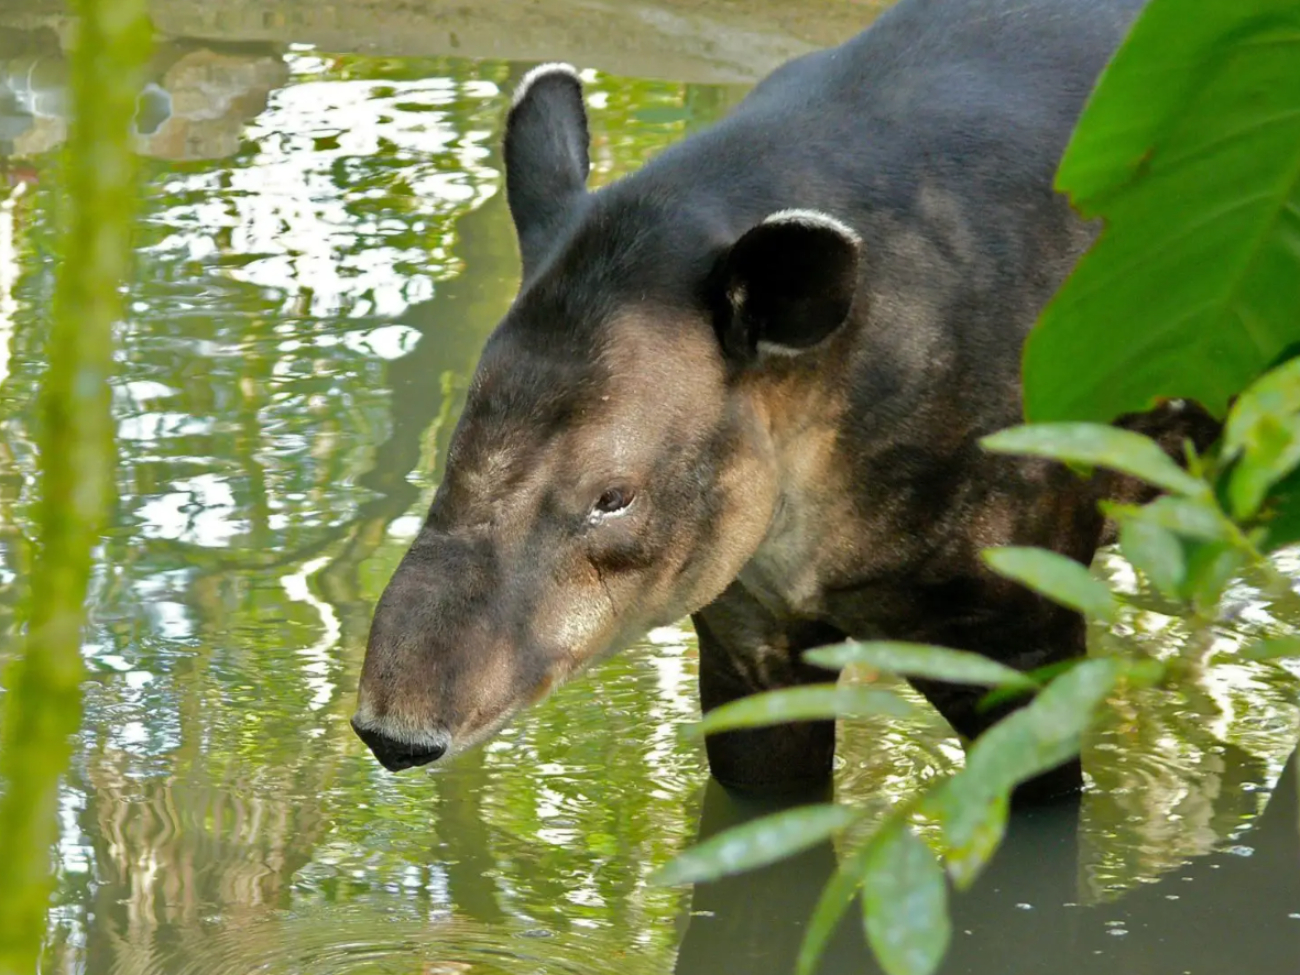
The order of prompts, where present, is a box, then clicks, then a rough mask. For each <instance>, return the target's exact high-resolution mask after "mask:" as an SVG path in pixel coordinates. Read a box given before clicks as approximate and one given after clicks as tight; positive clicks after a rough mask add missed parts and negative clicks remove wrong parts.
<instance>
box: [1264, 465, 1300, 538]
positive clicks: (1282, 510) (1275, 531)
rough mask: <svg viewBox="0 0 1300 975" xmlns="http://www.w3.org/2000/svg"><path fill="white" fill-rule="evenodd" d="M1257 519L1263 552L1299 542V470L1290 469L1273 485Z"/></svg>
mask: <svg viewBox="0 0 1300 975" xmlns="http://www.w3.org/2000/svg"><path fill="white" fill-rule="evenodd" d="M1259 520H1260V523H1261V524H1262V525H1263V528H1264V532H1265V536H1264V539H1263V542H1262V543H1261V547H1262V548H1263V550H1264V551H1265V552H1273V551H1276V550H1277V549H1279V548H1282V547H1283V546H1285V545H1293V544H1295V543H1296V542H1300V471H1292V472H1291V473H1290V474H1288V475H1287V476H1286V477H1284V478H1283V479H1282V480H1281V481H1280V482H1279V483H1278V484H1276V485H1275V486H1274V487H1273V490H1272V492H1271V493H1270V495H1269V499H1268V502H1267V503H1266V504H1265V505H1264V511H1263V513H1262V515H1261V517H1260V519H1259Z"/></svg>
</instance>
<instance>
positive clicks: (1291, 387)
mask: <svg viewBox="0 0 1300 975" xmlns="http://www.w3.org/2000/svg"><path fill="white" fill-rule="evenodd" d="M1297 413H1300V357H1298V358H1294V359H1291V360H1289V361H1287V362H1284V363H1282V365H1280V366H1278V367H1277V368H1276V369H1272V370H1270V371H1269V372H1267V373H1265V374H1264V375H1263V376H1261V377H1260V378H1259V379H1257V380H1255V381H1254V382H1253V383H1251V384H1250V386H1248V387H1247V388H1246V391H1245V392H1243V393H1242V394H1241V396H1239V397H1238V398H1237V401H1236V402H1235V403H1234V404H1233V405H1232V410H1231V412H1229V414H1228V419H1227V422H1226V423H1225V424H1224V427H1223V452H1224V454H1225V456H1228V457H1235V456H1236V455H1237V454H1239V453H1241V452H1242V451H1244V450H1247V449H1249V447H1250V445H1251V443H1252V441H1254V440H1255V439H1256V437H1258V436H1259V433H1258V428H1259V426H1260V425H1261V424H1266V423H1268V422H1269V421H1271V420H1275V419H1277V418H1278V417H1286V416H1294V415H1295V414H1297Z"/></svg>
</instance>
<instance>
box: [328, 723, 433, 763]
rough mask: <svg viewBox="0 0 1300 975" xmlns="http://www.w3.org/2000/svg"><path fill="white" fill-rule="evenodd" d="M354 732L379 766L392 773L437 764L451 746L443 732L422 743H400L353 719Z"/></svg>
mask: <svg viewBox="0 0 1300 975" xmlns="http://www.w3.org/2000/svg"><path fill="white" fill-rule="evenodd" d="M352 730H353V731H355V732H356V733H357V737H358V738H360V739H361V740H362V741H364V742H365V743H366V745H367V746H369V748H370V750H371V751H372V752H374V753H375V758H377V759H378V760H379V764H380V765H382V766H383V767H384V768H386V769H388V771H390V772H401V771H402V770H403V769H408V768H416V767H418V766H420V765H428V764H430V763H431V762H436V761H437V760H438V759H440V758H442V756H443V755H445V754H447V749H448V747H449V746H450V744H451V740H450V736H449V735H446V734H443V733H441V732H439V733H435V734H431V735H429V736H428V737H427V739H426V740H424V741H422V742H409V741H399V740H397V739H394V738H389V737H388V736H386V735H384V734H382V733H381V732H379V731H376V730H374V729H373V728H367V727H365V726H364V725H362V724H359V723H358V722H357V719H356V718H353V719H352Z"/></svg>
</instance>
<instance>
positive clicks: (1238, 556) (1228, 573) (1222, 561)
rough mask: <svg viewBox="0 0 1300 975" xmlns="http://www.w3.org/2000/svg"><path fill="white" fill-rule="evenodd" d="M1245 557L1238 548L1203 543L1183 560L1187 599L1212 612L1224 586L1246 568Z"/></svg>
mask: <svg viewBox="0 0 1300 975" xmlns="http://www.w3.org/2000/svg"><path fill="white" fill-rule="evenodd" d="M1247 561H1248V557H1247V555H1246V553H1245V552H1243V551H1241V549H1238V548H1232V547H1230V546H1228V545H1225V544H1223V543H1222V542H1206V543H1202V544H1199V545H1195V546H1193V547H1192V549H1191V552H1190V554H1189V555H1188V558H1187V583H1186V585H1185V587H1184V588H1185V590H1186V593H1187V595H1188V597H1189V598H1190V599H1191V600H1192V602H1194V603H1195V604H1196V605H1197V606H1198V607H1199V608H1200V609H1202V610H1204V611H1207V612H1209V611H1212V610H1213V609H1214V607H1216V606H1218V604H1219V597H1221V596H1222V595H1223V590H1224V589H1225V588H1226V587H1227V585H1228V582H1229V581H1230V580H1231V579H1232V577H1233V576H1235V575H1236V574H1237V573H1238V572H1240V571H1241V570H1242V569H1244V568H1245V567H1246V562H1247Z"/></svg>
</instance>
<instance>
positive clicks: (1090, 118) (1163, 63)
mask: <svg viewBox="0 0 1300 975" xmlns="http://www.w3.org/2000/svg"><path fill="white" fill-rule="evenodd" d="M1298 117H1300V29H1297V23H1296V7H1295V0H1250V2H1234V3H1225V2H1223V0H1151V3H1150V4H1149V5H1148V6H1147V7H1146V8H1145V10H1144V11H1143V13H1142V14H1141V16H1140V17H1139V19H1138V21H1137V23H1136V25H1135V27H1134V28H1133V30H1132V32H1131V34H1130V36H1129V38H1128V40H1127V41H1126V43H1125V44H1124V45H1123V47H1122V48H1121V49H1120V50H1119V51H1118V53H1117V54H1116V55H1115V57H1114V58H1113V59H1112V61H1111V64H1110V66H1109V67H1108V68H1107V70H1106V71H1105V73H1104V74H1103V75H1102V78H1101V80H1100V82H1099V84H1098V86H1097V88H1096V90H1095V91H1094V92H1093V94H1092V97H1091V98H1090V100H1089V102H1088V104H1087V106H1086V108H1085V110H1084V113H1083V116H1082V118H1081V120H1080V122H1079V125H1078V127H1077V129H1076V131H1075V133H1074V136H1073V138H1072V140H1071V142H1070V145H1069V148H1068V150H1067V152H1066V154H1065V157H1064V159H1063V161H1062V163H1061V167H1060V171H1059V173H1058V177H1057V185H1058V186H1059V187H1060V188H1061V189H1063V190H1065V191H1067V192H1068V193H1069V194H1070V196H1071V199H1072V202H1073V203H1074V205H1075V207H1076V208H1077V209H1078V210H1079V211H1080V212H1081V213H1082V214H1083V215H1084V216H1085V217H1088V218H1095V217H1104V218H1105V229H1104V231H1103V232H1102V235H1101V237H1100V239H1099V240H1098V241H1097V243H1096V244H1095V245H1094V246H1093V248H1092V250H1091V251H1090V252H1089V254H1088V255H1087V256H1086V257H1085V258H1084V260H1083V261H1082V262H1081V263H1080V264H1079V266H1078V267H1077V268H1076V269H1075V271H1074V274H1073V275H1072V276H1071V277H1070V279H1069V280H1068V281H1067V282H1066V284H1065V286H1064V287H1063V288H1062V289H1061V291H1060V292H1059V293H1058V294H1057V295H1056V297H1055V299H1054V300H1053V301H1052V303H1051V304H1050V305H1049V306H1048V308H1047V310H1046V312H1045V313H1044V315H1043V317H1042V319H1041V320H1040V322H1039V324H1038V327H1037V328H1035V329H1034V331H1033V332H1032V333H1031V334H1030V337H1029V340H1028V343H1027V345H1026V350H1025V360H1024V379H1025V386H1024V391H1025V407H1026V415H1027V416H1029V417H1030V418H1031V419H1034V420H1063V419H1076V420H1109V419H1112V418H1113V417H1115V416H1117V415H1119V414H1122V413H1127V412H1136V411H1142V410H1146V409H1148V408H1150V407H1151V406H1152V405H1153V404H1154V403H1155V402H1156V401H1157V400H1158V399H1159V398H1168V397H1186V398H1189V399H1193V400H1196V401H1198V402H1200V403H1202V404H1203V405H1204V406H1205V407H1206V408H1207V409H1209V410H1210V411H1211V412H1212V413H1215V414H1218V415H1222V413H1223V412H1224V411H1225V409H1226V406H1227V403H1228V400H1229V398H1230V397H1232V396H1234V395H1235V394H1237V393H1239V392H1240V391H1241V390H1242V389H1243V388H1245V387H1246V385H1247V384H1248V383H1249V382H1250V381H1251V380H1252V379H1253V378H1254V377H1255V376H1256V375H1257V374H1258V373H1259V372H1261V371H1262V370H1263V369H1264V368H1265V367H1266V366H1267V365H1268V364H1269V363H1270V362H1272V361H1273V360H1274V359H1275V358H1276V356H1277V355H1278V353H1279V352H1280V351H1281V350H1283V349H1284V348H1286V347H1287V346H1288V345H1290V344H1292V343H1294V342H1295V341H1296V338H1297V336H1300V315H1297V314H1296V313H1295V310H1296V308H1298V307H1300V246H1297V245H1296V239H1297V233H1300V139H1297V138H1296V120H1297V118H1298Z"/></svg>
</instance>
